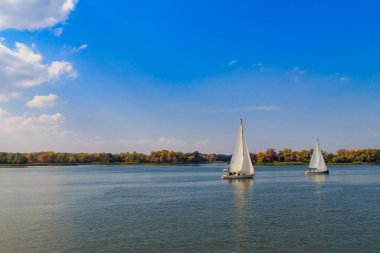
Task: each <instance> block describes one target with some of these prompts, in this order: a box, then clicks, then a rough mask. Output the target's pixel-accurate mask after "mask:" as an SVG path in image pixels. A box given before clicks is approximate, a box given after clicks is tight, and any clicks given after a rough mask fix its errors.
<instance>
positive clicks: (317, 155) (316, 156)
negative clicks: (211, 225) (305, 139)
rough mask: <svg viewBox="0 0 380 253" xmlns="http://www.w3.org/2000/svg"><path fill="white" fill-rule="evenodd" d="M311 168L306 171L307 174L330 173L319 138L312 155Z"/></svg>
mask: <svg viewBox="0 0 380 253" xmlns="http://www.w3.org/2000/svg"><path fill="white" fill-rule="evenodd" d="M309 169H310V170H307V171H305V174H329V170H328V169H327V166H326V163H325V159H324V158H323V155H322V151H321V148H320V147H319V140H317V144H316V145H315V149H314V151H313V155H312V156H311V160H310V164H309Z"/></svg>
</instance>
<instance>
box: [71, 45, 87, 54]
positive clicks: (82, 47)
mask: <svg viewBox="0 0 380 253" xmlns="http://www.w3.org/2000/svg"><path fill="white" fill-rule="evenodd" d="M87 47H88V45H87V44H82V45H80V46H79V47H74V48H73V49H71V53H73V54H76V53H78V52H79V51H82V50H83V49H86V48H87Z"/></svg>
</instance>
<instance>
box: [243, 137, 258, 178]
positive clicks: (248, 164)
mask: <svg viewBox="0 0 380 253" xmlns="http://www.w3.org/2000/svg"><path fill="white" fill-rule="evenodd" d="M243 154H244V157H243V168H242V172H243V173H244V174H246V175H253V174H254V173H255V171H254V168H253V165H252V161H251V157H250V156H249V151H248V147H247V144H244V152H243Z"/></svg>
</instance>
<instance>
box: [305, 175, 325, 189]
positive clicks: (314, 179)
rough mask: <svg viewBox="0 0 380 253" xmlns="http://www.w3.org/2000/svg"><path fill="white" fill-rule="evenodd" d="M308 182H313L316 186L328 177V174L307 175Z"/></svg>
mask: <svg viewBox="0 0 380 253" xmlns="http://www.w3.org/2000/svg"><path fill="white" fill-rule="evenodd" d="M307 176H308V178H309V180H310V182H313V183H314V184H315V185H316V186H321V185H322V184H323V183H324V182H325V181H326V180H327V178H328V175H326V174H321V175H307Z"/></svg>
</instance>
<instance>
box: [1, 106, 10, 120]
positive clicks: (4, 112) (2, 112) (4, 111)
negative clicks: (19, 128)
mask: <svg viewBox="0 0 380 253" xmlns="http://www.w3.org/2000/svg"><path fill="white" fill-rule="evenodd" d="M7 115H8V112H7V111H6V110H4V109H3V108H1V107H0V118H2V117H4V116H7Z"/></svg>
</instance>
